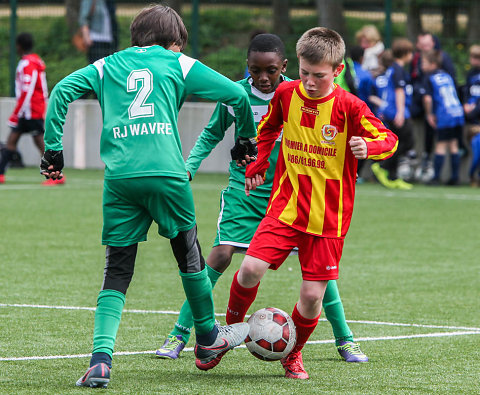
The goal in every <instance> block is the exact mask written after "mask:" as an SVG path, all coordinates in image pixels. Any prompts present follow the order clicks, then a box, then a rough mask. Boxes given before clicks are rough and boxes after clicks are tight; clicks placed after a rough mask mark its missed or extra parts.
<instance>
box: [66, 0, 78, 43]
mask: <svg viewBox="0 0 480 395" xmlns="http://www.w3.org/2000/svg"><path fill="white" fill-rule="evenodd" d="M80 1H81V0H65V17H66V19H67V26H68V30H69V32H70V35H71V36H73V35H74V34H75V32H76V31H77V30H78V11H79V10H80Z"/></svg>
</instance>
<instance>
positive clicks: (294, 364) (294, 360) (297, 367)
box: [280, 351, 309, 380]
mask: <svg viewBox="0 0 480 395" xmlns="http://www.w3.org/2000/svg"><path fill="white" fill-rule="evenodd" d="M280 362H281V363H282V366H283V368H284V369H285V377H286V378H287V379H300V380H306V379H308V378H309V376H308V373H307V372H306V371H305V368H304V367H303V359H302V352H301V351H297V352H292V353H290V354H288V355H287V356H286V357H285V358H283V359H281V360H280Z"/></svg>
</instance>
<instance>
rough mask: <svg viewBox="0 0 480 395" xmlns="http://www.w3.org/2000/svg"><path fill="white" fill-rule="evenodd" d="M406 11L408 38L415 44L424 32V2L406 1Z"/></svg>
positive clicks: (417, 0)
mask: <svg viewBox="0 0 480 395" xmlns="http://www.w3.org/2000/svg"><path fill="white" fill-rule="evenodd" d="M405 1H406V4H405V11H406V13H407V37H408V39H409V40H410V41H412V42H415V41H416V39H417V36H418V35H419V33H420V32H421V31H422V19H421V16H422V3H423V1H422V0H405Z"/></svg>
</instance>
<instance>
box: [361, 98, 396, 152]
mask: <svg viewBox="0 0 480 395" xmlns="http://www.w3.org/2000/svg"><path fill="white" fill-rule="evenodd" d="M352 113H353V114H354V119H353V122H354V126H355V128H356V130H358V135H359V136H361V137H362V138H363V139H364V140H365V142H366V143H367V159H374V160H383V159H388V158H390V157H391V156H392V155H393V154H394V153H395V151H396V150H397V146H398V138H397V136H396V135H395V133H393V132H392V131H391V130H389V129H387V128H386V127H385V125H384V124H383V123H382V122H381V121H380V120H379V119H378V118H377V117H375V116H374V115H373V114H372V112H371V111H370V110H369V109H368V107H367V105H366V104H365V103H363V102H361V101H359V102H358V103H356V104H355V105H354V107H353V111H352Z"/></svg>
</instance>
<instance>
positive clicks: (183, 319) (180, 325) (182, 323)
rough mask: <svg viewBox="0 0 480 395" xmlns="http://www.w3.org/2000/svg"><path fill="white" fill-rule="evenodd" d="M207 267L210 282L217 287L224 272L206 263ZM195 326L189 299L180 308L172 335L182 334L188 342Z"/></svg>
mask: <svg viewBox="0 0 480 395" xmlns="http://www.w3.org/2000/svg"><path fill="white" fill-rule="evenodd" d="M205 267H206V269H207V274H208V278H209V279H210V283H211V284H212V289H213V287H215V284H216V283H217V281H218V279H219V278H220V276H221V275H222V273H220V272H217V271H216V270H215V269H212V268H211V267H210V266H208V265H205ZM192 327H193V316H192V309H191V308H190V304H189V303H188V300H186V301H185V302H184V303H183V306H182V308H181V309H180V314H179V316H178V319H177V322H176V323H175V327H174V328H173V330H172V332H170V334H171V335H173V336H177V335H181V336H182V339H183V341H184V342H185V344H186V343H188V340H189V339H190V334H191V330H192Z"/></svg>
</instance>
